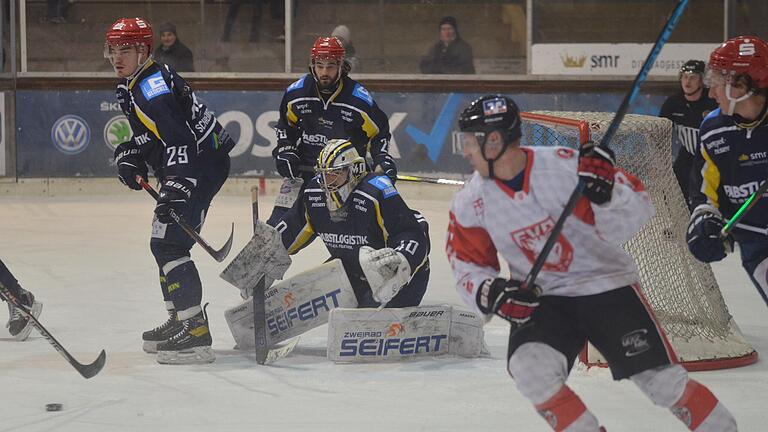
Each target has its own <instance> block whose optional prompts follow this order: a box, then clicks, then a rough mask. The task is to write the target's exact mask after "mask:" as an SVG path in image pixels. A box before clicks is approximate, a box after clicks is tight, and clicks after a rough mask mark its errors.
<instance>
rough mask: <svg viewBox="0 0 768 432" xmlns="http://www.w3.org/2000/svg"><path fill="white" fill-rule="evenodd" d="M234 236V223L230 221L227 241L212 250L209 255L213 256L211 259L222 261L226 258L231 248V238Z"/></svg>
mask: <svg viewBox="0 0 768 432" xmlns="http://www.w3.org/2000/svg"><path fill="white" fill-rule="evenodd" d="M234 238H235V223H234V222H232V228H231V229H230V231H229V238H228V239H227V242H226V243H224V246H222V247H221V249H219V250H217V251H214V252H213V253H212V254H211V256H213V259H215V260H216V261H218V262H222V261H224V260H225V259H226V258H227V255H229V251H230V249H232V240H234Z"/></svg>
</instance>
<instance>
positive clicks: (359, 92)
mask: <svg viewBox="0 0 768 432" xmlns="http://www.w3.org/2000/svg"><path fill="white" fill-rule="evenodd" d="M352 96H354V97H356V98H358V99H360V100H361V101H363V102H365V103H366V104H368V106H373V96H371V94H370V93H368V90H366V89H365V87H363V86H362V84H360V83H355V87H354V88H353V89H352Z"/></svg>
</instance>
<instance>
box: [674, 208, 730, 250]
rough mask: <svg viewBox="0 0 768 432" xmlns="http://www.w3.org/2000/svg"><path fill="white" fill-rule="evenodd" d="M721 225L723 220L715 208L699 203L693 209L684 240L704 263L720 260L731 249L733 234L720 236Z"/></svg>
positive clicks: (723, 223)
mask: <svg viewBox="0 0 768 432" xmlns="http://www.w3.org/2000/svg"><path fill="white" fill-rule="evenodd" d="M723 226H725V221H724V220H723V217H722V216H721V215H720V212H719V211H718V210H717V209H716V208H714V207H712V206H710V205H701V206H699V207H697V208H696V209H695V210H694V211H693V214H692V215H691V221H690V222H689V223H688V231H687V233H686V235H685V240H686V241H687V242H688V250H689V251H691V254H692V255H693V256H694V257H696V259H697V260H699V261H701V262H705V263H711V262H715V261H720V260H722V259H723V258H725V256H726V255H728V253H729V252H732V251H733V236H731V235H730V234H728V236H726V237H725V238H721V237H720V231H721V230H722V229H723Z"/></svg>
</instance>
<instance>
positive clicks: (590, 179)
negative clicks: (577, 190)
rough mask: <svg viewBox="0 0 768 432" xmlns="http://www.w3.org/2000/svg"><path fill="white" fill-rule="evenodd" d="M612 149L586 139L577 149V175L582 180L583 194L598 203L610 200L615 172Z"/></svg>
mask: <svg viewBox="0 0 768 432" xmlns="http://www.w3.org/2000/svg"><path fill="white" fill-rule="evenodd" d="M615 165H616V160H615V157H614V154H613V151H612V150H611V149H609V148H607V147H600V146H598V145H596V144H595V143H594V142H592V141H588V142H586V143H584V145H583V146H581V149H580V150H579V177H580V178H581V179H582V180H583V181H584V185H585V187H584V196H585V197H587V199H588V200H590V201H592V202H593V203H595V204H597V205H600V204H605V203H607V202H608V201H610V200H611V193H613V176H614V174H616V166H615Z"/></svg>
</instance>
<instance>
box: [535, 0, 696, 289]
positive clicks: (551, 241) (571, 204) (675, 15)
mask: <svg viewBox="0 0 768 432" xmlns="http://www.w3.org/2000/svg"><path fill="white" fill-rule="evenodd" d="M687 5H688V0H680V1H679V2H678V3H677V6H675V9H674V10H673V11H672V14H671V15H670V16H669V18H668V19H667V23H666V24H665V25H664V28H663V29H662V30H661V34H659V37H658V38H657V39H656V43H655V44H654V45H653V48H652V49H651V52H650V54H648V58H646V59H645V63H643V67H642V68H641V69H640V72H638V74H637V76H636V77H635V81H634V82H633V83H632V87H631V88H630V89H629V92H628V93H627V95H626V96H625V97H624V100H623V101H622V102H621V105H619V109H618V110H617V111H616V115H615V116H614V117H613V120H611V124H610V125H609V126H608V130H606V131H605V135H603V138H602V139H601V140H600V144H599V146H600V147H608V145H609V144H610V143H611V139H613V135H614V134H616V131H617V130H618V129H619V125H620V124H621V121H622V120H623V119H624V116H625V115H626V114H627V110H628V109H629V106H630V105H631V104H632V101H634V100H635V98H636V97H637V94H638V93H639V92H640V86H642V85H643V83H644V82H645V80H646V79H647V78H648V73H649V72H650V71H651V68H652V67H653V63H654V62H655V61H656V57H658V55H659V53H660V52H661V48H662V47H663V46H664V44H665V43H666V42H667V40H668V39H669V36H670V35H671V34H672V30H674V29H675V26H677V22H678V21H679V20H680V16H681V15H682V14H683V11H684V10H685V7H686V6H687ZM584 187H585V184H584V181H583V180H581V179H579V182H578V184H577V185H576V188H575V189H574V190H573V192H572V193H571V196H570V198H569V199H568V203H567V204H566V205H565V208H564V209H563V213H562V214H561V215H560V217H559V218H558V220H557V222H556V223H555V226H553V227H552V232H551V233H550V234H549V238H547V241H546V243H545V244H544V247H543V248H542V249H541V252H540V253H539V256H538V257H536V261H535V262H534V263H533V268H531V272H530V273H528V276H526V278H525V282H524V286H526V287H532V286H533V284H534V282H535V281H536V277H537V276H538V275H539V272H540V271H541V268H542V267H543V266H544V263H545V262H546V259H547V256H549V252H550V251H552V248H553V247H554V246H555V242H556V241H557V238H558V237H560V232H561V231H562V230H563V225H565V220H566V219H567V218H568V216H569V215H570V214H571V213H572V212H573V209H574V208H575V207H576V202H578V200H579V198H581V195H582V193H583V192H584Z"/></svg>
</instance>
